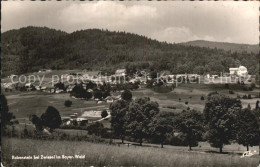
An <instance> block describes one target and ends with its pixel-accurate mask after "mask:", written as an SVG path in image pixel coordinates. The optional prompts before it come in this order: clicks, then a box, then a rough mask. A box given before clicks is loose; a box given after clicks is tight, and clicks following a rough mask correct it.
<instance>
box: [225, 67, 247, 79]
mask: <svg viewBox="0 0 260 167" xmlns="http://www.w3.org/2000/svg"><path fill="white" fill-rule="evenodd" d="M229 74H230V76H238V77H247V75H248V71H247V68H246V67H245V66H239V67H238V68H229Z"/></svg>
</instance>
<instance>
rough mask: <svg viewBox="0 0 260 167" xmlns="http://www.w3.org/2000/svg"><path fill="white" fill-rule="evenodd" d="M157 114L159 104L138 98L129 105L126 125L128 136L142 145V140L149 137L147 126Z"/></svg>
mask: <svg viewBox="0 0 260 167" xmlns="http://www.w3.org/2000/svg"><path fill="white" fill-rule="evenodd" d="M158 113H159V104H158V103H157V102H153V101H150V98H149V97H145V98H138V99H135V100H134V101H133V102H131V103H130V104H129V109H128V110H127V115H126V123H127V130H128V133H129V135H130V136H132V137H133V138H135V139H138V140H139V143H140V145H142V142H143V138H145V137H147V136H148V135H149V124H150V123H151V122H152V119H153V118H154V117H155V116H156V115H157V114H158Z"/></svg>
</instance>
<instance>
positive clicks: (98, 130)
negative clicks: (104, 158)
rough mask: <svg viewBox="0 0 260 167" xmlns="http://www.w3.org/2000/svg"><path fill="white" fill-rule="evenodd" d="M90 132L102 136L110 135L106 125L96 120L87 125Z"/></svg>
mask: <svg viewBox="0 0 260 167" xmlns="http://www.w3.org/2000/svg"><path fill="white" fill-rule="evenodd" d="M87 130H88V134H90V135H92V134H94V135H96V136H101V137H108V134H107V130H106V128H104V125H103V124H102V123H100V122H95V123H93V124H91V125H89V126H88V127H87Z"/></svg>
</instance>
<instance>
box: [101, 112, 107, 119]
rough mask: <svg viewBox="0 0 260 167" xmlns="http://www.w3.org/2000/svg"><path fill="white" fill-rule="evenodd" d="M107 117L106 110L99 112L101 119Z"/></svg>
mask: <svg viewBox="0 0 260 167" xmlns="http://www.w3.org/2000/svg"><path fill="white" fill-rule="evenodd" d="M107 116H108V113H107V110H103V111H102V112H101V117H102V118H106V117H107Z"/></svg>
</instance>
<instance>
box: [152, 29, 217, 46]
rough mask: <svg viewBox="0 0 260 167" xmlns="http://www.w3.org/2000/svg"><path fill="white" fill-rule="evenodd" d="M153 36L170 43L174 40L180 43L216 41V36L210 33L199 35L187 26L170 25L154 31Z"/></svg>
mask: <svg viewBox="0 0 260 167" xmlns="http://www.w3.org/2000/svg"><path fill="white" fill-rule="evenodd" d="M151 37H152V38H154V39H157V40H159V41H166V42H169V43H172V41H174V42H177V43H180V42H187V41H194V40H207V41H215V38H214V37H212V36H209V35H206V36H200V37H199V36H197V35H195V34H194V33H193V32H192V31H191V30H190V29H189V28H187V27H168V28H166V29H163V30H160V31H156V32H154V33H152V35H151Z"/></svg>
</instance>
